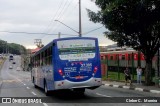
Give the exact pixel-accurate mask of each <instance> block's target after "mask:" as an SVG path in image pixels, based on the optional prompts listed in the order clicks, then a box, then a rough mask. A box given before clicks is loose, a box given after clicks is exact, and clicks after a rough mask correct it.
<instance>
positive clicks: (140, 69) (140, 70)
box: [136, 66, 142, 84]
mask: <svg viewBox="0 0 160 106" xmlns="http://www.w3.org/2000/svg"><path fill="white" fill-rule="evenodd" d="M136 71H137V84H141V78H142V68H141V67H140V66H138V67H137V69H136Z"/></svg>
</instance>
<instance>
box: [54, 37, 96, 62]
mask: <svg viewBox="0 0 160 106" xmlns="http://www.w3.org/2000/svg"><path fill="white" fill-rule="evenodd" d="M57 45H58V54H59V57H60V59H61V60H69V61H83V60H86V61H87V60H88V59H91V58H94V57H95V54H96V47H95V40H86V39H78V40H63V41H58V42H57Z"/></svg>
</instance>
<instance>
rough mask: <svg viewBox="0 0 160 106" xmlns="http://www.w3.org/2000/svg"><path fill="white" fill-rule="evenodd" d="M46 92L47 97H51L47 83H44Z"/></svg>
mask: <svg viewBox="0 0 160 106" xmlns="http://www.w3.org/2000/svg"><path fill="white" fill-rule="evenodd" d="M44 92H45V94H46V96H49V91H48V88H47V84H46V81H44Z"/></svg>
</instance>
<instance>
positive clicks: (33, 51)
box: [31, 48, 41, 54]
mask: <svg viewBox="0 0 160 106" xmlns="http://www.w3.org/2000/svg"><path fill="white" fill-rule="evenodd" d="M40 49H41V48H36V49H32V50H31V53H32V54H34V53H36V52H37V51H39V50H40Z"/></svg>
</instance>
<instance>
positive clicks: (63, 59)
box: [54, 38, 102, 90]
mask: <svg viewBox="0 0 160 106" xmlns="http://www.w3.org/2000/svg"><path fill="white" fill-rule="evenodd" d="M55 46H56V48H55V54H56V55H55V61H56V62H55V63H56V64H55V67H54V68H55V69H54V70H55V71H54V85H55V89H74V90H76V89H79V90H80V89H83V90H84V89H85V88H89V89H94V88H96V87H99V86H101V84H102V82H101V68H100V67H101V66H100V55H99V48H98V40H97V39H96V38H68V39H67V38H66V39H59V40H57V42H56V45H55Z"/></svg>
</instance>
